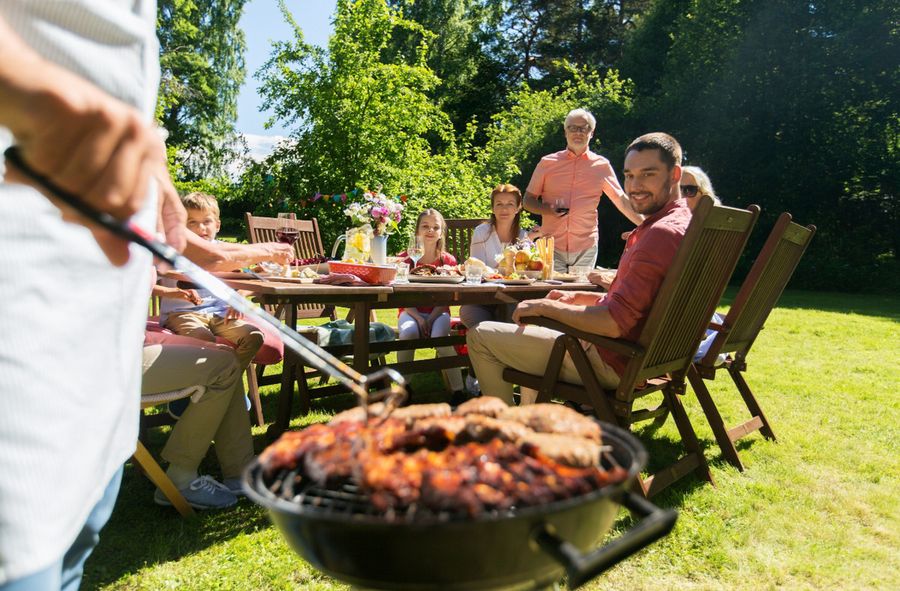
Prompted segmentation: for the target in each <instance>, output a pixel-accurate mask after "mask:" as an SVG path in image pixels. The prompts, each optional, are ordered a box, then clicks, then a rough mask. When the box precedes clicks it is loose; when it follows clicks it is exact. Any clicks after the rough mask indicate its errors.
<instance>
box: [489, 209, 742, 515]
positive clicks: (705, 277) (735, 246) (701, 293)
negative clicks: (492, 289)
mask: <svg viewBox="0 0 900 591" xmlns="http://www.w3.org/2000/svg"><path fill="white" fill-rule="evenodd" d="M758 214H759V208H758V207H757V206H755V205H751V206H750V208H749V211H747V210H741V209H733V208H729V207H721V206H713V204H712V200H711V199H709V198H708V197H704V198H703V199H702V201H701V203H700V205H698V207H697V209H696V210H695V211H694V214H693V219H692V221H691V224H690V226H689V227H688V230H687V233H686V234H685V236H684V239H683V241H682V243H681V246H680V247H679V249H678V252H677V253H676V255H675V259H674V261H673V263H672V265H671V267H670V268H669V271H668V272H667V273H666V277H665V279H664V280H663V283H662V286H661V287H660V290H659V293H658V294H657V296H656V298H655V301H654V304H653V307H652V308H651V310H650V313H649V315H648V317H647V320H646V322H645V324H644V328H643V329H642V331H641V334H640V336H639V337H638V340H637V342H630V341H625V340H623V339H613V338H608V337H602V336H599V335H595V334H591V333H586V332H584V331H582V330H579V329H577V328H575V327H572V326H568V325H565V324H562V323H559V322H555V321H551V320H548V319H545V318H528V319H526V320H528V321H531V323H532V324H537V325H540V326H545V327H548V328H551V329H554V330H557V331H559V332H561V333H562V334H561V335H560V336H559V337H558V338H557V340H556V343H555V344H554V347H553V349H552V351H551V355H550V359H549V360H548V363H547V367H546V369H545V371H544V372H542V373H541V374H538V375H532V374H526V373H524V372H520V371H517V370H514V369H511V368H507V369H506V370H504V372H503V377H504V379H505V380H507V381H508V382H511V383H514V384H520V385H522V386H525V387H530V388H534V389H536V390H538V398H537V399H538V401H539V402H549V401H550V399H551V395H554V396H556V397H558V398H563V399H568V400H572V401H574V402H576V403H580V404H586V405H589V406H590V407H592V408H593V410H594V412H596V413H597V414H598V416H599V417H600V418H601V419H603V420H604V421H607V422H610V423H615V424H619V425H620V426H623V427H625V428H629V427H630V426H631V425H632V424H634V423H637V422H641V421H645V420H650V419H657V420H656V421H655V422H656V423H657V424H661V422H663V421H665V419H666V417H668V415H669V413H671V415H672V417H673V419H674V421H675V426H676V427H677V429H678V432H679V434H680V436H681V439H682V441H683V443H684V448H685V451H686V452H687V453H686V455H684V456H682V457H681V458H679V459H678V460H677V461H675V462H674V463H673V464H671V465H669V466H667V467H665V468H663V469H660V470H658V471H657V472H656V473H655V474H653V475H651V476H649V477H647V478H645V479H644V478H639V479H638V481H639V484H640V486H641V490H642V492H643V493H644V495H645V496H647V497H651V496H653V495H655V494H657V493H658V492H660V491H661V490H663V489H664V488H666V487H667V486H669V485H670V484H672V483H673V482H675V481H677V480H679V479H680V478H682V477H683V476H686V475H687V474H690V473H692V472H693V473H696V474H697V475H698V476H699V477H701V478H703V479H705V480H708V481H709V482H713V478H712V474H711V473H710V471H709V467H708V465H707V463H706V459H705V458H704V456H703V451H702V449H701V447H700V444H699V442H698V440H697V436H696V434H695V432H694V428H693V426H692V425H691V423H690V419H689V418H688V415H687V413H686V412H685V410H684V407H683V406H682V403H681V400H679V396H681V395H683V394H684V392H685V381H684V379H685V374H686V373H687V371H688V368H689V367H690V365H691V361H692V359H693V357H694V354H695V353H696V351H697V346H698V345H699V343H700V339H701V337H702V336H703V334H704V331H705V329H706V327H707V325H708V324H709V319H710V318H711V317H712V315H713V312H714V311H715V307H716V304H717V303H718V302H719V298H721V297H722V292H723V291H724V290H725V286H726V285H727V283H728V279H729V278H730V277H731V274H732V272H733V271H734V268H735V266H736V264H737V260H738V258H739V257H740V254H741V252H742V251H743V249H744V247H745V245H746V242H747V237H748V236H749V234H750V231H751V230H752V229H753V225H754V223H755V222H756V218H757V216H758ZM584 341H587V342H589V343H592V344H596V345H599V346H601V347H603V348H605V349H608V350H611V351H615V352H617V353H620V354H622V355H625V356H627V357H628V358H629V361H628V364H627V366H626V368H625V371H624V373H623V374H622V376H621V381H620V383H619V385H618V387H617V388H616V390H615V391H604V390H603V388H602V387H601V386H600V384H599V382H598V380H597V377H596V375H595V374H594V372H593V369H592V368H591V365H590V362H589V361H588V358H587V355H586V354H585V351H584V348H583V344H582V343H583V342H584ZM567 352H568V353H569V355H570V356H571V357H572V360H573V362H574V364H575V367H576V368H577V370H578V374H579V377H580V378H581V380H582V382H583V385H576V384H570V383H565V382H561V381H559V371H560V368H561V366H562V361H563V359H564V357H565V354H566V353H567ZM655 392H660V393H661V394H662V401H661V402H660V404H659V405H658V406H656V407H655V408H652V409H640V410H636V409H635V408H634V406H635V402H636V401H637V400H638V399H639V398H642V397H644V396H646V395H648V394H651V393H655Z"/></svg>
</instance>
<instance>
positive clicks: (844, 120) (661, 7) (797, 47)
mask: <svg viewBox="0 0 900 591" xmlns="http://www.w3.org/2000/svg"><path fill="white" fill-rule="evenodd" d="M681 6H682V10H681V11H680V12H679V13H677V14H673V13H672V10H673V9H672V6H671V5H670V4H669V3H666V2H659V3H658V4H657V7H656V10H657V11H663V12H664V13H665V14H666V16H667V18H665V19H664V18H659V16H660V14H661V13H660V12H656V11H655V12H654V14H653V15H651V16H650V17H649V18H647V19H646V20H645V21H644V22H643V23H642V24H641V27H640V28H639V30H638V31H636V34H635V37H634V38H633V41H637V40H640V39H656V40H660V39H664V38H665V39H668V41H667V42H660V43H659V48H660V50H661V51H664V53H663V54H662V55H661V56H659V57H658V59H656V60H647V59H637V58H635V57H634V56H635V55H637V56H641V55H645V54H646V48H643V47H638V46H633V45H631V42H630V43H629V52H631V51H633V52H635V53H634V54H632V57H631V58H630V60H626V63H629V64H643V68H644V69H645V71H643V72H640V74H639V75H638V72H637V71H636V70H635V69H632V68H629V70H628V72H629V73H634V74H635V79H636V80H637V81H639V83H638V85H637V97H636V104H637V108H636V110H637V112H638V115H639V117H640V120H641V122H642V123H643V126H644V127H646V128H657V129H665V130H667V131H671V132H673V134H674V135H676V137H678V138H679V140H680V141H681V142H682V144H683V145H684V147H685V152H686V156H687V158H688V160H689V161H690V162H692V163H696V164H700V165H701V166H703V167H704V168H706V169H707V170H708V172H710V174H711V176H712V178H713V181H714V183H715V184H716V187H717V189H718V190H719V192H720V193H721V194H722V196H723V197H724V198H725V200H726V202H727V203H730V204H734V205H747V204H749V203H760V204H761V205H762V206H763V218H762V219H761V223H760V226H761V227H767V226H768V225H769V224H768V223H767V222H771V220H773V219H774V218H775V217H776V216H777V215H778V214H779V213H780V212H781V211H790V212H792V213H793V214H794V215H795V217H796V218H797V219H798V220H800V221H802V222H804V223H810V222H811V223H816V224H817V225H818V226H819V232H818V234H817V236H816V239H815V243H814V244H813V245H812V247H811V249H810V252H809V253H808V254H807V257H806V260H805V261H804V263H803V265H802V266H801V268H800V270H799V271H798V274H799V280H800V281H802V282H804V283H805V285H807V286H810V287H826V286H832V287H833V286H834V284H833V283H832V282H833V278H834V277H836V276H839V277H842V278H844V279H845V280H848V281H849V282H850V285H853V284H854V283H855V284H856V285H860V286H861V285H864V284H865V282H866V280H865V277H871V276H873V275H878V276H886V277H893V278H896V277H897V275H898V274H897V272H896V270H897V267H896V265H897V263H896V255H897V249H898V247H900V244H898V232H896V224H897V222H898V217H900V210H898V208H900V205H898V201H897V198H896V197H897V188H898V181H900V161H898V152H900V143H898V142H900V140H898V132H897V131H898V121H900V115H898V108H897V102H896V97H897V96H900V92H898V91H900V88H898V85H900V76H898V62H897V60H896V59H894V60H886V59H885V56H897V55H898V53H897V50H898V48H897V22H898V7H897V5H896V3H894V2H888V1H886V0H869V1H862V0H856V1H848V2H833V1H832V2H827V1H826V2H809V3H801V4H798V3H794V2H788V1H786V0H781V1H774V2H772V1H766V2H763V1H761V0H757V1H737V0H694V1H692V2H684V3H682V4H681ZM654 67H658V68H659V69H658V70H656V71H653V68H654ZM892 97H893V98H892ZM764 238H765V232H757V233H755V235H754V236H753V238H752V241H753V242H752V243H751V245H750V247H749V248H748V251H749V252H751V253H752V252H755V251H756V250H757V249H758V248H759V246H760V245H761V242H762V240H763V239H764ZM882 285H884V282H882ZM892 289H897V284H896V279H894V285H893V287H892Z"/></svg>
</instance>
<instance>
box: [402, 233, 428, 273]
mask: <svg viewBox="0 0 900 591" xmlns="http://www.w3.org/2000/svg"><path fill="white" fill-rule="evenodd" d="M406 254H408V255H409V258H411V259H412V260H413V268H415V266H416V265H418V264H419V259H421V258H422V257H423V256H425V241H424V240H422V237H421V236H419V235H413V236H412V237H411V238H410V239H409V248H408V249H406Z"/></svg>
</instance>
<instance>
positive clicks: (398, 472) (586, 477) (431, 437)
mask: <svg viewBox="0 0 900 591" xmlns="http://www.w3.org/2000/svg"><path fill="white" fill-rule="evenodd" d="M501 404H503V403H502V402H501ZM541 406H552V407H553V408H550V409H547V408H543V409H542V408H541ZM488 408H490V407H488ZM495 408H496V407H495ZM529 408H530V409H531V408H536V409H537V410H538V411H541V410H543V411H544V412H543V413H541V412H536V413H535V412H528V413H525V412H521V411H519V412H513V413H511V414H512V415H514V416H515V417H517V418H518V419H519V420H518V421H511V420H505V419H495V418H492V417H488V416H484V415H479V414H475V413H474V412H470V413H468V414H465V415H464V416H450V415H449V407H448V406H447V405H446V404H443V405H419V406H418V407H417V406H412V407H407V408H404V409H398V410H397V411H395V413H394V415H392V416H391V417H389V418H387V419H385V420H380V419H376V418H372V419H369V420H368V421H364V420H361V417H362V416H363V415H362V414H361V412H357V413H356V415H353V414H351V413H341V415H338V417H336V419H338V420H337V421H336V422H333V423H331V424H328V425H313V426H311V427H308V428H306V429H304V430H302V431H298V432H289V433H285V434H284V435H282V437H281V438H280V439H279V440H278V441H276V442H275V443H274V444H272V445H271V446H269V448H267V449H266V450H265V451H264V452H263V453H262V454H261V456H260V462H261V464H262V466H263V467H264V469H265V471H264V475H265V477H266V478H267V485H268V486H270V487H271V488H272V490H273V491H276V490H277V489H278V488H279V487H281V489H282V492H281V493H280V494H283V495H284V496H285V498H288V499H290V498H293V496H294V494H295V491H294V487H295V486H297V485H299V486H300V487H303V486H306V485H309V484H315V485H318V486H321V487H325V488H329V489H337V488H338V487H340V486H342V485H344V484H348V483H349V484H353V485H356V486H358V487H359V490H360V491H361V492H362V493H363V494H364V495H365V496H366V497H367V498H368V499H369V501H370V502H371V503H372V505H373V507H374V508H375V509H377V510H379V511H381V512H384V513H385V514H386V515H387V516H390V515H395V514H407V515H411V514H414V513H415V512H416V511H425V512H430V513H434V514H439V515H447V516H453V515H457V516H462V515H467V516H477V515H481V514H484V513H485V512H490V511H504V510H507V509H510V508H513V507H524V506H532V505H541V504H544V503H550V502H553V501H556V500H560V499H565V498H569V497H573V496H576V495H581V494H585V493H587V492H590V491H593V490H596V489H597V488H599V487H602V486H605V485H606V484H608V483H610V482H617V481H619V480H621V479H624V478H625V476H626V475H627V472H626V471H625V470H623V469H621V468H617V467H616V468H612V469H609V470H605V469H603V468H601V467H599V466H597V465H596V464H597V460H598V458H599V456H600V452H599V443H598V442H597V441H596V440H588V439H585V438H581V437H574V436H564V435H559V434H543V433H534V432H533V431H532V430H531V428H529V426H528V425H538V426H540V427H542V428H548V429H549V428H563V427H564V426H566V425H571V424H573V422H571V421H569V422H567V417H566V416H565V415H566V413H558V412H557V407H556V405H538V406H536V407H529ZM558 408H563V407H558ZM509 410H517V409H507V411H509ZM564 410H569V409H564ZM400 411H406V412H405V413H400ZM507 411H505V412H504V414H506V412H507ZM398 413H400V414H401V415H402V414H406V416H401V417H397V416H396V415H397V414H398ZM575 414H576V416H577V417H579V418H581V415H578V414H577V413H575ZM354 416H356V417H358V418H357V419H356V420H354V418H353V417H354ZM417 417H420V418H417ZM534 417H538V418H534ZM548 417H550V418H549V419H548ZM538 419H540V420H538ZM526 423H527V424H526ZM576 430H578V431H579V432H580V433H590V431H589V430H588V429H586V428H584V427H583V426H581V427H578V425H577V424H576ZM598 431H599V429H598Z"/></svg>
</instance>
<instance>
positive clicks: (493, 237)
mask: <svg viewBox="0 0 900 591" xmlns="http://www.w3.org/2000/svg"><path fill="white" fill-rule="evenodd" d="M521 215H522V192H521V191H520V190H519V189H518V187H516V186H515V185H509V184H506V185H497V186H496V187H495V188H494V190H493V191H491V219H490V220H489V221H487V222H485V223H483V224H481V225H479V226H478V227H476V228H475V231H474V232H472V243H471V245H470V246H469V256H470V257H472V258H476V259H479V260H481V261H482V262H483V263H485V264H486V265H487V266H489V267H496V266H497V261H496V258H497V256H498V255H500V254H502V253H503V248H504V247H505V246H506V245H507V244H515V242H516V241H517V240H521V239H524V238H527V236H528V234H527V232H526V231H525V230H523V229H522V227H521V226H520V217H521ZM506 308H507V307H506V306H500V307H498V306H462V307H461V308H460V309H459V318H460V320H461V321H462V323H463V324H465V325H466V328H469V329H471V328H474V327H475V326H477V325H478V324H479V323H480V322H484V321H485V320H508V318H507V317H506V316H508V315H509V314H507V313H506V312H507V311H506ZM500 316H503V317H500Z"/></svg>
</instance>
